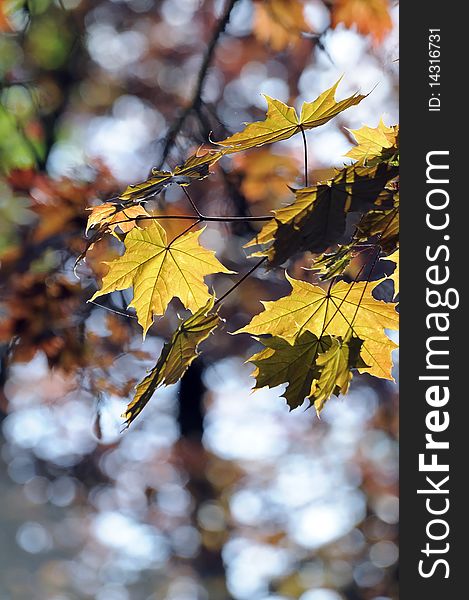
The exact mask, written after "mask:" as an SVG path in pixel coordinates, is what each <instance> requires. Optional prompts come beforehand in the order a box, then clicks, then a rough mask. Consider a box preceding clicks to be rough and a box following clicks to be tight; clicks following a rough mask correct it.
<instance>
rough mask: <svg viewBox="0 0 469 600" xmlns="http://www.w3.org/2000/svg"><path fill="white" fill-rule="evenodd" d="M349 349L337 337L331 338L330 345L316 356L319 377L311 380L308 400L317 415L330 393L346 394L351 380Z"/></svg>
mask: <svg viewBox="0 0 469 600" xmlns="http://www.w3.org/2000/svg"><path fill="white" fill-rule="evenodd" d="M349 355H350V349H349V346H348V344H342V343H341V342H340V341H339V340H338V339H337V338H332V339H331V346H330V348H329V349H328V350H326V351H325V352H324V353H323V354H320V355H319V356H318V357H317V360H316V364H317V366H318V368H319V377H318V379H316V380H315V381H314V382H313V385H312V388H311V392H310V396H309V398H310V401H311V403H312V404H313V405H314V408H315V409H316V414H317V415H319V413H320V412H321V410H322V409H323V408H324V404H325V403H326V402H327V401H328V400H329V398H330V397H331V396H332V394H335V395H336V396H338V395H339V394H346V393H347V391H348V388H349V386H350V381H351V380H352V377H353V375H352V373H351V372H350V367H349Z"/></svg>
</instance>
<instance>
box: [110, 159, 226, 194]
mask: <svg viewBox="0 0 469 600" xmlns="http://www.w3.org/2000/svg"><path fill="white" fill-rule="evenodd" d="M222 156H223V151H218V152H207V153H206V154H204V155H203V156H197V155H196V154H194V155H193V156H191V157H189V158H188V159H187V160H186V162H185V163H184V164H182V165H180V166H177V167H176V168H175V169H174V170H173V171H158V170H156V169H153V171H152V176H151V177H149V178H148V179H147V180H145V181H142V182H141V183H135V184H132V185H129V186H127V188H126V189H125V191H124V192H123V193H122V194H121V195H120V196H119V199H120V200H121V201H122V202H141V201H143V200H146V199H147V198H150V197H152V196H155V195H157V194H159V193H160V192H161V191H162V190H163V189H164V188H165V187H166V186H168V185H170V184H171V183H177V184H178V185H182V186H185V185H189V184H190V183H191V182H192V181H195V180H197V179H204V178H205V177H207V175H208V174H209V169H210V167H211V165H213V164H215V163H216V162H217V161H218V160H220V158H221V157H222Z"/></svg>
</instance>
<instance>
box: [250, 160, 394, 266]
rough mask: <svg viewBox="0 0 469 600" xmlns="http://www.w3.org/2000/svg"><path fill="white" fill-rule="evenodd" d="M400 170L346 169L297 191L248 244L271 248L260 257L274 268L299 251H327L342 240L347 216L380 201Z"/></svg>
mask: <svg viewBox="0 0 469 600" xmlns="http://www.w3.org/2000/svg"><path fill="white" fill-rule="evenodd" d="M397 172H398V171H397V167H393V166H390V165H387V164H386V163H382V164H380V165H377V166H375V167H356V166H355V165H352V166H351V167H346V168H344V169H342V170H340V171H338V173H337V174H336V175H335V177H334V178H333V179H332V180H330V181H327V182H324V183H320V184H318V185H314V186H311V187H308V188H302V189H299V190H296V191H295V196H296V200H295V202H293V203H292V204H290V205H289V206H286V207H283V208H280V209H278V210H276V211H274V219H273V220H272V221H270V222H268V223H267V224H266V225H265V226H264V227H263V229H262V230H261V232H260V233H259V234H257V236H256V237H255V238H254V239H253V240H251V242H249V243H248V244H247V246H246V247H249V246H252V245H259V244H260V245H267V244H270V247H269V248H268V249H267V250H263V251H260V252H258V253H256V255H258V256H259V255H260V256H267V257H268V258H269V262H270V263H271V265H273V266H276V265H280V264H282V263H283V262H285V261H286V260H287V259H288V258H290V257H291V256H293V255H294V254H295V253H297V252H304V251H310V252H323V251H324V250H326V249H327V248H328V247H329V246H331V245H332V244H335V243H337V242H339V241H340V238H341V237H342V235H343V233H344V231H345V225H346V214H347V213H348V212H351V211H357V210H362V209H363V206H367V205H368V206H369V205H370V204H373V203H375V202H376V200H377V199H378V198H379V197H380V195H381V194H382V192H383V191H384V190H385V187H386V184H387V183H388V181H390V180H391V179H393V178H394V177H395V176H396V175H397Z"/></svg>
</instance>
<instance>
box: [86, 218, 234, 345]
mask: <svg viewBox="0 0 469 600" xmlns="http://www.w3.org/2000/svg"><path fill="white" fill-rule="evenodd" d="M202 231H203V230H199V231H196V232H190V233H186V234H185V235H183V236H180V237H179V238H177V239H175V240H174V241H173V242H171V243H170V244H168V243H167V239H166V232H165V230H164V229H163V228H162V227H161V225H160V224H159V223H158V222H156V221H152V223H151V224H150V225H149V226H148V227H147V228H146V229H137V228H135V229H133V230H132V231H131V232H130V233H128V234H127V236H126V238H125V248H126V249H125V252H124V254H123V255H122V256H120V257H119V258H117V259H116V260H113V261H111V262H109V263H107V264H108V265H109V271H108V273H107V274H106V275H105V276H104V278H103V284H102V288H101V289H100V290H99V291H97V292H96V293H95V294H94V296H93V298H92V300H94V299H95V298H97V297H98V296H102V295H103V294H108V293H110V292H114V291H116V290H125V289H127V288H129V287H133V300H132V301H131V302H130V304H129V307H133V308H135V310H136V311H137V318H138V322H139V323H140V325H141V326H142V328H143V334H144V336H145V334H146V332H147V331H148V329H149V327H150V325H151V324H152V322H153V318H154V316H157V315H162V314H164V312H165V310H166V308H167V306H168V304H169V303H170V302H171V300H172V299H173V298H179V299H180V300H181V302H182V303H183V305H184V306H185V307H186V308H188V309H189V310H190V311H192V312H195V311H197V310H198V309H199V308H201V307H202V306H204V305H205V304H206V302H207V300H208V299H209V298H210V294H209V290H208V288H207V286H206V285H205V283H204V277H205V276H206V275H210V274H212V273H231V271H228V269H226V268H225V267H224V266H223V265H222V264H221V263H220V262H219V261H218V260H217V259H216V258H215V253H214V252H213V251H211V250H207V249H206V248H204V247H203V246H201V245H200V244H199V236H200V234H201V233H202Z"/></svg>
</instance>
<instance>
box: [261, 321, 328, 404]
mask: <svg viewBox="0 0 469 600" xmlns="http://www.w3.org/2000/svg"><path fill="white" fill-rule="evenodd" d="M260 341H261V342H262V344H263V345H264V346H266V348H265V349H264V350H262V351H261V352H258V353H257V354H255V355H254V356H252V357H251V358H250V359H249V362H252V363H253V364H254V365H255V366H256V370H255V371H254V373H253V377H255V378H256V385H255V389H260V388H263V387H266V386H267V387H270V388H273V387H276V386H277V385H281V384H282V383H288V387H287V388H286V390H285V392H284V393H283V397H284V398H285V399H286V401H287V404H288V406H289V407H290V409H294V408H297V407H298V406H301V404H303V401H304V399H305V398H307V397H308V396H309V395H310V394H311V386H312V384H313V380H314V379H315V378H317V377H319V370H318V369H317V368H316V359H317V357H318V355H319V354H320V353H323V352H326V350H327V349H328V348H330V346H331V343H332V342H331V338H330V337H329V336H323V337H322V338H318V337H317V336H316V335H314V334H313V333H311V332H309V331H305V332H304V333H303V334H302V335H300V336H299V337H298V338H296V339H295V340H294V344H293V345H291V344H290V343H289V342H287V341H286V340H284V339H283V338H280V337H264V338H262V339H260Z"/></svg>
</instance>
